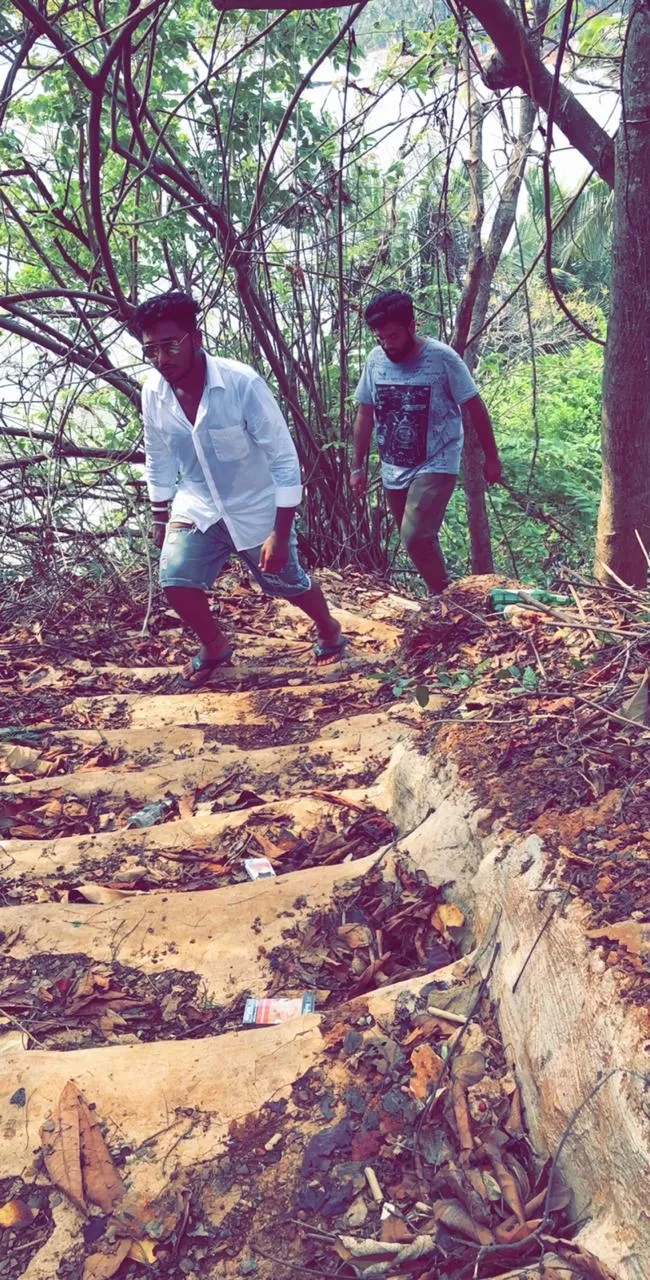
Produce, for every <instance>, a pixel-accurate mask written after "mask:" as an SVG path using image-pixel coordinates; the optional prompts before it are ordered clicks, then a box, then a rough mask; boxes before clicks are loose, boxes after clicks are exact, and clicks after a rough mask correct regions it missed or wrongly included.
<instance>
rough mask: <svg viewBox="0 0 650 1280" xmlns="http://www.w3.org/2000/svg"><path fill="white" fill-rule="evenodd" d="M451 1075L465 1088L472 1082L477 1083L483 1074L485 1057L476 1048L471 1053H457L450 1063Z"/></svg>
mask: <svg viewBox="0 0 650 1280" xmlns="http://www.w3.org/2000/svg"><path fill="white" fill-rule="evenodd" d="M451 1075H452V1079H453V1080H458V1082H459V1084H462V1085H464V1087H465V1088H466V1089H467V1088H469V1086H470V1085H472V1084H478V1082H479V1080H482V1079H483V1076H484V1075H485V1058H484V1056H483V1054H482V1053H479V1051H478V1050H474V1052H472V1053H459V1055H458V1057H457V1058H454V1059H453V1061H452V1064H451Z"/></svg>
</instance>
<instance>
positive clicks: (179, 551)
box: [160, 520, 311, 600]
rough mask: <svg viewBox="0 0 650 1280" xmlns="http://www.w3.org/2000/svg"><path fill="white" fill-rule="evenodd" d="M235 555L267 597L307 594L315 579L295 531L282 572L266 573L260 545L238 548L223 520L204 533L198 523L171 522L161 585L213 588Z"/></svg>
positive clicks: (167, 536) (166, 538)
mask: <svg viewBox="0 0 650 1280" xmlns="http://www.w3.org/2000/svg"><path fill="white" fill-rule="evenodd" d="M232 556H239V559H240V560H241V562H242V564H243V565H244V566H245V568H246V569H248V571H249V573H251V574H252V576H253V577H254V578H255V581H256V582H259V585H260V586H261V588H262V591H263V592H264V593H265V594H266V595H267V596H283V597H285V598H286V599H287V600H290V599H291V598H292V597H293V596H301V595H304V593H305V591H309V589H310V587H311V579H310V577H309V575H308V574H306V573H305V570H304V569H303V567H302V565H301V563H300V561H299V559H298V548H297V540H296V533H295V530H294V529H293V528H292V530H291V536H290V539H289V560H288V562H287V564H286V565H285V567H284V569H283V570H282V572H281V573H264V572H263V571H262V570H261V569H260V547H250V548H249V549H248V550H246V551H237V550H236V548H235V544H234V542H233V540H232V538H231V536H230V534H229V533H228V530H227V528H226V526H225V524H224V522H223V520H219V521H218V522H217V523H216V524H211V525H210V527H209V529H206V530H205V533H201V530H200V529H197V527H196V525H194V524H183V525H176V524H174V522H173V521H172V523H171V524H168V525H167V533H166V535H165V542H164V545H163V549H162V552H161V556H160V585H161V587H199V588H202V589H203V590H205V591H209V589H210V587H211V586H212V584H213V582H214V581H215V578H218V577H219V574H220V573H221V572H222V570H223V567H224V565H225V564H226V562H227V561H228V560H230V559H231V557H232Z"/></svg>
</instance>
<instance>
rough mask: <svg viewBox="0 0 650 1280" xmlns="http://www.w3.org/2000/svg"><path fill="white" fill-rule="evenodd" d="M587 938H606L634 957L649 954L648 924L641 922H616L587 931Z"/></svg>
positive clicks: (649, 937) (649, 930) (649, 927)
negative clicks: (618, 944)
mask: <svg viewBox="0 0 650 1280" xmlns="http://www.w3.org/2000/svg"><path fill="white" fill-rule="evenodd" d="M586 933H587V937H588V938H606V939H607V940H608V942H617V943H620V945H621V946H623V947H625V948H626V950H627V951H631V952H632V953H633V954H634V955H637V956H645V955H647V954H648V952H650V923H648V921H647V920H646V921H643V920H617V921H616V923H615V924H606V925H603V926H602V928H600V929H587V930H586Z"/></svg>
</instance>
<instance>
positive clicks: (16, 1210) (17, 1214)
mask: <svg viewBox="0 0 650 1280" xmlns="http://www.w3.org/2000/svg"><path fill="white" fill-rule="evenodd" d="M37 1213H38V1209H34V1210H32V1209H30V1207H29V1205H28V1204H25V1201H24V1200H7V1203H6V1204H3V1206H2V1208H1V1209H0V1227H12V1228H13V1230H14V1231H16V1230H17V1229H19V1228H20V1227H31V1225H32V1222H33V1221H34V1218H35V1217H36V1214H37Z"/></svg>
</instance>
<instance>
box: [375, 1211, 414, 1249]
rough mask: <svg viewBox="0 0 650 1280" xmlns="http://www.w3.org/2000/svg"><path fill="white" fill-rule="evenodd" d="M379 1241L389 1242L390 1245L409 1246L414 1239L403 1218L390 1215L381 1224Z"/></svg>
mask: <svg viewBox="0 0 650 1280" xmlns="http://www.w3.org/2000/svg"><path fill="white" fill-rule="evenodd" d="M379 1239H380V1240H384V1241H387V1242H388V1243H389V1244H408V1242H409V1240H412V1239H413V1232H412V1231H411V1228H410V1227H409V1225H408V1222H405V1221H404V1219H403V1218H398V1217H397V1215H396V1214H394V1213H390V1214H389V1215H388V1217H387V1218H384V1220H383V1222H382V1224H381V1231H380V1233H379Z"/></svg>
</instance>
